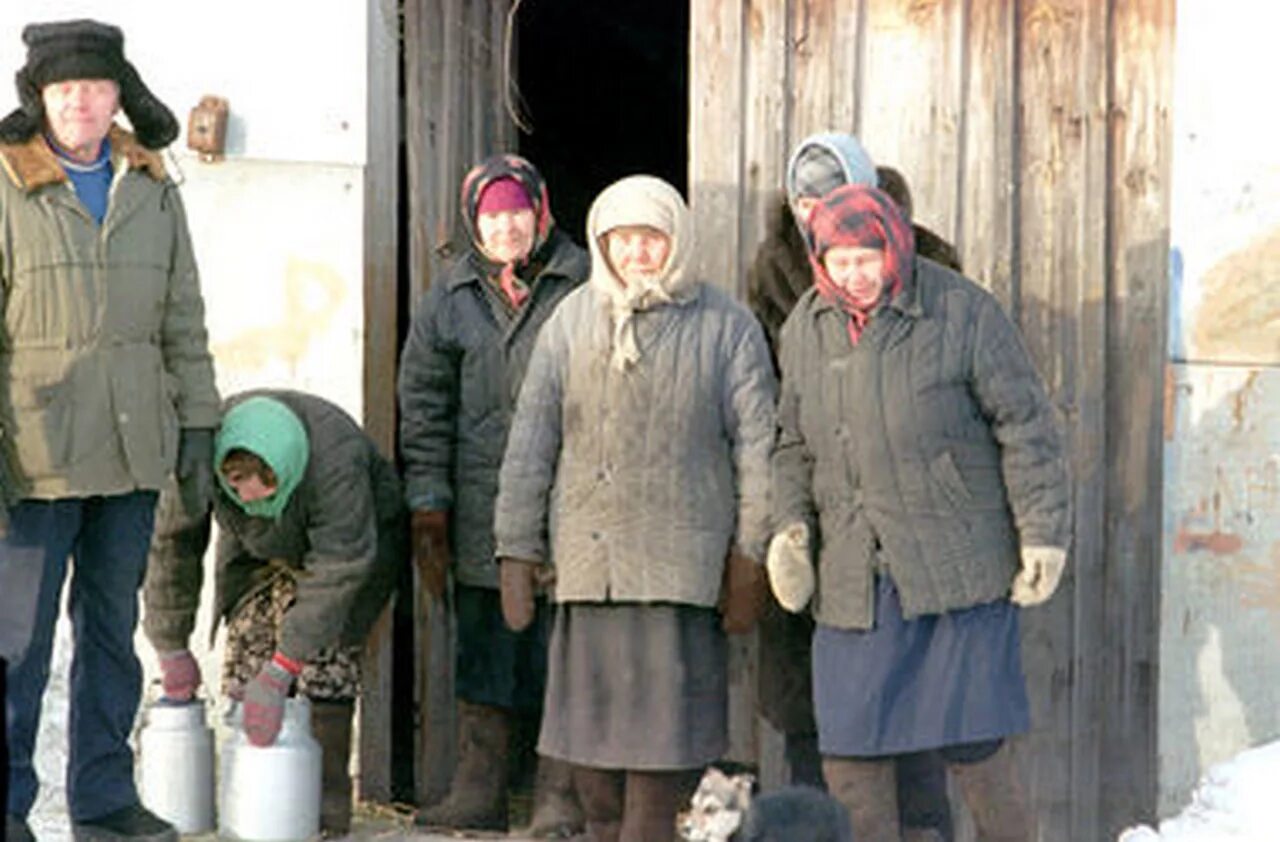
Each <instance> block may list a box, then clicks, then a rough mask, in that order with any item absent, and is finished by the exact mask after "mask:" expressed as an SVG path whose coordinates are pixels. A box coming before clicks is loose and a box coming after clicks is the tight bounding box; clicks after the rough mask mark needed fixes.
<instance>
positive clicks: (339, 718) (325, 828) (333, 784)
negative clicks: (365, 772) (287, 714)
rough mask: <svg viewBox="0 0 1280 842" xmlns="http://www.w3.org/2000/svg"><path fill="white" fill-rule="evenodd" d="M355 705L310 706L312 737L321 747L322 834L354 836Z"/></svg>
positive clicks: (345, 702) (325, 703)
mask: <svg viewBox="0 0 1280 842" xmlns="http://www.w3.org/2000/svg"><path fill="white" fill-rule="evenodd" d="M354 713H355V702H353V701H349V700H340V701H316V700H312V702H311V733H312V734H313V735H314V736H315V738H316V742H318V743H319V744H320V751H321V755H320V763H321V766H320V768H321V775H320V781H321V783H320V832H321V833H323V834H324V835H325V836H346V835H347V834H348V833H350V832H351V774H350V772H348V771H347V770H348V768H349V764H350V761H351V718H352V715H353V714H354Z"/></svg>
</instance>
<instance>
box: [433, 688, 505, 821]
mask: <svg viewBox="0 0 1280 842" xmlns="http://www.w3.org/2000/svg"><path fill="white" fill-rule="evenodd" d="M510 736H511V722H510V719H509V715H508V713H507V711H505V710H503V709H502V708H497V707H492V706H490V705H476V704H472V703H470V702H464V701H462V700H461V699H459V700H458V767H457V768H456V769H455V770H454V773H453V783H452V784H451V785H450V787H449V794H448V796H446V797H445V799H444V800H443V801H441V802H440V803H439V804H436V805H435V806H433V807H428V808H426V809H423V810H419V811H418V814H417V816H415V817H414V822H415V823H416V824H418V825H424V826H426V827H437V828H448V829H450V830H501V831H505V830H506V829H507V762H508V758H507V748H508V742H509V740H510Z"/></svg>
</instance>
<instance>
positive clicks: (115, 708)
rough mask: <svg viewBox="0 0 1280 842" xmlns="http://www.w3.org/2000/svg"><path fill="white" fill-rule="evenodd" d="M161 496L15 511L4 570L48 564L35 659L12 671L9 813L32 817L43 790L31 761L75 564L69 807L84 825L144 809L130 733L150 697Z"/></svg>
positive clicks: (3, 549)
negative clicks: (142, 623)
mask: <svg viewBox="0 0 1280 842" xmlns="http://www.w3.org/2000/svg"><path fill="white" fill-rule="evenodd" d="M155 505H156V493H155V492H153V491H137V492H133V493H130V494H121V495H115V496H110V497H84V498H71V499H65V500H31V499H28V500H23V501H22V502H20V503H18V504H17V505H16V506H14V507H13V508H11V509H10V511H9V532H8V534H7V535H6V536H5V537H4V538H3V539H0V562H5V561H11V562H17V561H24V562H32V563H34V562H35V561H36V560H41V561H42V563H43V565H44V575H43V576H42V579H41V583H40V588H39V593H38V594H36V595H33V599H35V600H36V618H35V627H34V630H33V632H32V636H31V643H30V645H29V646H28V647H27V651H26V653H25V654H24V655H22V656H21V659H20V660H16V661H14V662H12V663H10V665H9V674H8V679H9V682H8V684H9V686H8V693H9V698H8V700H7V704H6V723H7V726H8V729H7V730H8V738H9V800H8V812H9V813H10V814H11V815H14V816H18V817H20V818H25V817H26V816H27V814H28V813H29V812H30V811H31V806H32V804H34V803H35V800H36V794H37V792H38V790H39V786H40V784H39V781H38V780H37V778H36V772H35V767H34V765H33V762H32V761H33V758H32V753H33V751H34V749H35V742H36V732H37V729H38V726H39V724H40V704H41V697H42V696H43V694H44V689H45V685H46V684H47V683H48V680H49V661H50V658H51V656H52V654H53V639H54V628H55V626H56V624H57V619H58V606H59V602H60V600H61V596H62V586H63V583H64V582H65V581H66V580H67V568H68V565H67V561H68V559H69V558H74V561H75V563H74V567H73V568H72V573H71V578H70V582H71V595H70V600H69V603H68V611H69V613H70V616H71V624H72V631H73V634H74V638H75V646H74V650H73V655H72V661H71V682H70V696H71V698H70V719H69V722H68V726H67V740H68V743H69V745H68V751H67V803H68V806H69V807H70V811H71V819H72V821H86V820H89V819H94V818H98V817H99V816H103V815H106V814H107V813H111V812H113V811H115V810H118V809H120V808H121V807H127V806H129V805H131V804H136V803H137V802H138V795H137V790H136V789H135V787H134V782H133V751H132V750H131V749H130V747H129V732H130V731H131V730H132V728H133V721H134V717H135V715H136V714H137V711H138V702H139V700H140V698H141V694H142V667H141V665H140V664H139V663H138V659H137V657H136V656H135V654H134V650H133V634H134V629H135V628H136V627H137V625H138V589H139V588H140V587H141V586H142V578H143V575H144V573H145V572H146V567H147V549H148V547H149V546H150V543H151V531H152V527H153V525H154V519H155V518H154V515H155Z"/></svg>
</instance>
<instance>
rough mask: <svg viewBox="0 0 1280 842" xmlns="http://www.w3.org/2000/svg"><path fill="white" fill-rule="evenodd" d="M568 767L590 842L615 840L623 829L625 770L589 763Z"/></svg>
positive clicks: (610, 841) (615, 841) (616, 840)
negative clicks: (598, 766)
mask: <svg viewBox="0 0 1280 842" xmlns="http://www.w3.org/2000/svg"><path fill="white" fill-rule="evenodd" d="M571 768H572V770H573V772H572V774H573V788H574V789H575V790H577V793H578V801H579V802H580V803H581V804H582V815H583V817H584V819H585V821H586V838H587V839H589V840H591V842H618V840H619V837H620V834H621V833H622V807H623V791H624V786H625V782H626V776H625V774H624V773H622V772H620V771H617V770H615V769H593V768H591V767H589V766H573V767H571Z"/></svg>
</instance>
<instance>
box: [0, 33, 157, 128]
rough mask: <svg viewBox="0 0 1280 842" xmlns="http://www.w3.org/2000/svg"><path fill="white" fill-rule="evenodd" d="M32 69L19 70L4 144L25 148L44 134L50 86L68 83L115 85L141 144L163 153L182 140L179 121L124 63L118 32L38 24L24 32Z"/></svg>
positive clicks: (2, 125) (5, 122)
mask: <svg viewBox="0 0 1280 842" xmlns="http://www.w3.org/2000/svg"><path fill="white" fill-rule="evenodd" d="M22 41H23V43H24V44H26V45H27V63H26V64H25V65H24V66H23V67H22V68H21V69H19V70H18V72H17V74H16V76H15V77H14V81H15V82H16V83H17V87H18V102H19V106H18V108H16V109H14V110H13V111H11V112H9V114H8V116H6V117H5V118H4V119H3V120H0V143H23V142H25V141H27V140H30V139H31V137H32V136H33V135H35V134H36V132H39V131H41V130H43V129H44V102H43V101H42V99H41V97H40V91H41V90H42V89H43V88H44V86H45V85H50V84H52V83H54V82H62V81H65V80H67V79H111V80H113V81H114V82H115V83H116V84H117V85H119V86H120V107H121V108H122V109H123V110H124V113H125V116H127V117H128V118H129V122H130V123H132V124H133V132H134V134H135V135H136V136H137V138H138V142H139V143H141V144H142V145H143V146H145V147H146V148H148V149H163V148H164V147H166V146H168V145H169V144H170V143H172V142H173V139H174V138H176V137H177V136H178V121H177V119H175V118H174V116H173V112H172V111H170V110H169V109H168V108H166V107H165V104H164V103H163V102H161V101H160V100H159V99H157V98H156V96H155V95H154V94H153V93H151V91H150V90H149V89H148V88H147V86H146V85H144V84H143V82H142V77H140V76H139V75H138V71H137V70H135V69H134V67H133V65H132V64H130V63H129V62H128V61H126V60H125V57H124V33H122V32H121V31H120V29H119V27H115V26H112V25H110V24H106V23H98V22H97V21H92V20H68V21H57V22H54V23H33V24H29V25H28V26H27V27H26V28H24V29H23V30H22Z"/></svg>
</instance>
